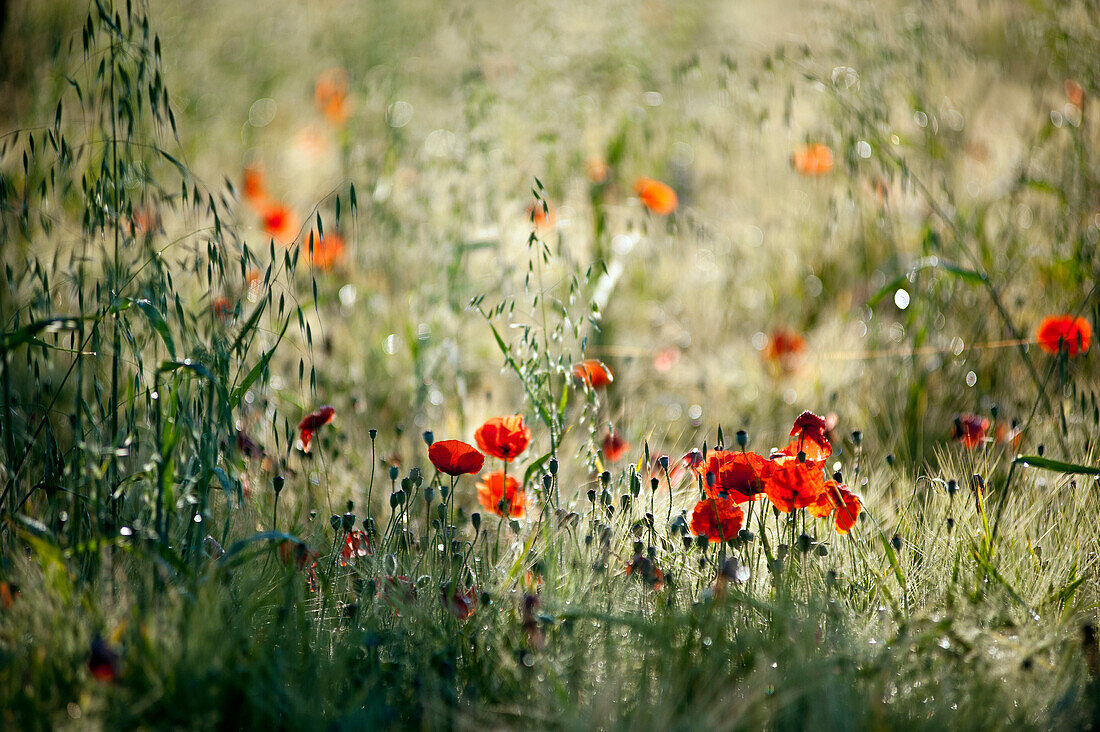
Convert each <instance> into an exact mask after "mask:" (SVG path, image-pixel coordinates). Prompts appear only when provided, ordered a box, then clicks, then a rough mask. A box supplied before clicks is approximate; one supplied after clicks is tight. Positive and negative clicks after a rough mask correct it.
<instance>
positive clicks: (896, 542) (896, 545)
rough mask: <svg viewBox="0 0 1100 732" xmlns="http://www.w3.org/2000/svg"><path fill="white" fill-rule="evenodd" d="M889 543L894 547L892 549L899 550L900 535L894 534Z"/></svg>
mask: <svg viewBox="0 0 1100 732" xmlns="http://www.w3.org/2000/svg"><path fill="white" fill-rule="evenodd" d="M890 545H891V546H893V547H894V551H901V537H900V536H898V535H897V534H894V538H893V539H891V540H890Z"/></svg>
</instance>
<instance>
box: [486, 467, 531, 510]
mask: <svg viewBox="0 0 1100 732" xmlns="http://www.w3.org/2000/svg"><path fill="white" fill-rule="evenodd" d="M477 500H478V503H480V504H481V506H482V508H484V509H485V510H486V511H489V512H490V513H495V514H496V515H497V516H510V517H512V518H523V514H524V510H525V509H526V507H527V494H526V493H524V492H523V486H522V485H520V483H519V481H518V480H516V479H515V478H513V477H512V476H510V475H507V476H506V475H505V474H504V473H490V474H488V475H483V476H481V482H480V483H478V484H477Z"/></svg>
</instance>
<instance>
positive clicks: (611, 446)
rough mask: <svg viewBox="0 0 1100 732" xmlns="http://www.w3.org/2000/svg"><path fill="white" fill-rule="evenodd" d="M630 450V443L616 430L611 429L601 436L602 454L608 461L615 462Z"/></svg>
mask: <svg viewBox="0 0 1100 732" xmlns="http://www.w3.org/2000/svg"><path fill="white" fill-rule="evenodd" d="M628 452H630V443H629V442H627V441H626V440H624V439H623V436H622V435H621V434H619V432H618V431H617V430H611V431H610V432H608V433H607V437H605V438H603V455H604V457H605V458H607V460H608V462H612V463H617V462H619V460H621V459H622V458H623V456H624V455H626V454H627V453H628Z"/></svg>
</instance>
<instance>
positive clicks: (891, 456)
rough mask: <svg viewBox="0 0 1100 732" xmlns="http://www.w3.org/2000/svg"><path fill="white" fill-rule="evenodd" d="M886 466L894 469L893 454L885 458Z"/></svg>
mask: <svg viewBox="0 0 1100 732" xmlns="http://www.w3.org/2000/svg"><path fill="white" fill-rule="evenodd" d="M886 464H887V465H889V466H890V467H891V468H892V467H894V453H890V454H889V455H887V456H886Z"/></svg>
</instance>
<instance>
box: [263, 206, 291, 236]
mask: <svg viewBox="0 0 1100 732" xmlns="http://www.w3.org/2000/svg"><path fill="white" fill-rule="evenodd" d="M262 218H263V226H264V231H265V232H267V233H268V234H270V235H271V236H272V237H274V238H275V239H276V240H278V241H279V243H280V244H290V243H291V242H292V241H294V239H295V238H297V236H298V227H299V226H300V223H299V221H298V215H297V214H295V213H294V212H293V211H291V210H290V209H289V208H287V207H286V206H284V205H282V204H281V203H274V204H271V205H269V206H267V207H265V208H264V210H263V213H262Z"/></svg>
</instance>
